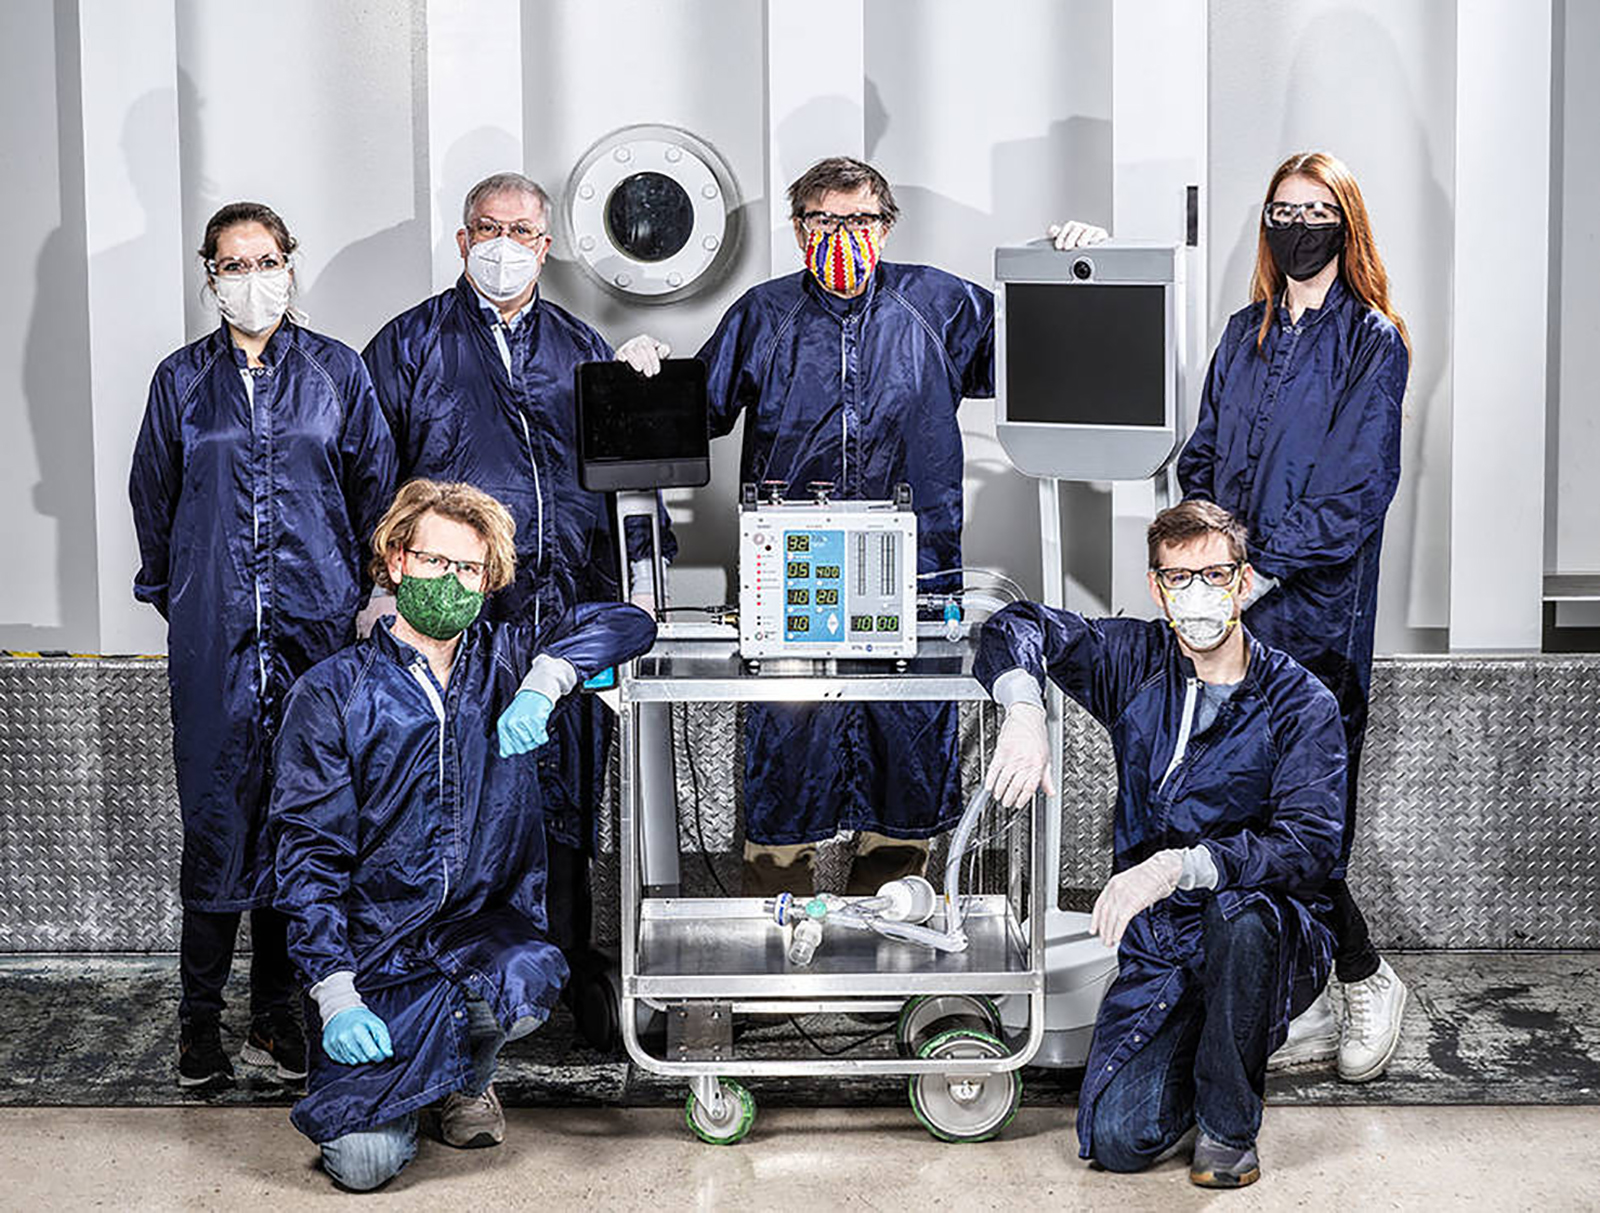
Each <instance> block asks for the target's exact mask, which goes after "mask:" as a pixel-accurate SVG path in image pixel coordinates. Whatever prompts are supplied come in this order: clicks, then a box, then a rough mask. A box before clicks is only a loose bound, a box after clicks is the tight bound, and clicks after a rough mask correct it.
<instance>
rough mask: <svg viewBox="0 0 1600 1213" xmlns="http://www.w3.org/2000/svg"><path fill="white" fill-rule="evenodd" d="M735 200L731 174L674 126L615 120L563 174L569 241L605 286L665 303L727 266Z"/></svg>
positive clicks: (713, 155) (703, 146)
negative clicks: (616, 127)
mask: <svg viewBox="0 0 1600 1213" xmlns="http://www.w3.org/2000/svg"><path fill="white" fill-rule="evenodd" d="M738 205H739V199H738V193H737V189H736V187H735V185H734V181H733V175H732V173H730V172H729V170H728V167H727V165H726V164H725V163H723V160H722V158H721V157H720V156H718V155H717V154H716V152H715V151H713V150H712V149H711V147H710V146H709V145H707V144H706V143H704V142H702V141H701V140H699V139H697V138H695V137H694V136H693V135H691V134H689V133H688V132H687V131H681V130H678V129H676V128H674V127H666V126H631V127H625V128H624V129H622V130H620V131H616V132H613V133H612V134H610V135H607V136H606V137H605V138H604V139H602V140H600V141H599V142H598V143H596V144H595V145H594V146H593V147H592V148H590V149H589V151H588V152H587V153H585V155H584V157H583V159H582V160H580V161H579V162H578V166H577V167H576V168H575V169H574V170H573V172H572V176H571V178H570V179H569V181H568V183H567V195H566V215H567V227H568V231H569V234H570V244H569V247H570V248H571V249H572V251H573V253H574V254H575V255H576V257H577V260H578V264H580V265H581V266H583V267H584V268H585V269H586V270H587V271H588V272H589V273H590V274H592V275H593V276H594V277H595V278H596V279H598V280H599V281H600V282H601V283H603V284H604V285H605V286H606V288H607V289H609V290H611V291H613V292H615V293H617V294H620V295H625V296H628V297H630V298H633V299H638V300H653V301H657V302H667V301H670V300H672V299H676V298H679V297H681V296H683V295H686V294H688V293H690V292H692V291H694V290H696V289H698V288H700V287H702V286H705V285H706V284H707V283H709V282H712V281H714V280H715V279H716V277H717V271H718V270H719V269H721V268H722V267H724V266H726V265H727V264H728V262H729V259H730V258H731V256H732V253H733V250H734V245H735V244H736V242H737V234H738V233H737V212H738Z"/></svg>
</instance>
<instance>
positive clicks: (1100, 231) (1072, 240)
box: [1044, 219, 1111, 253]
mask: <svg viewBox="0 0 1600 1213" xmlns="http://www.w3.org/2000/svg"><path fill="white" fill-rule="evenodd" d="M1044 234H1045V235H1046V236H1048V237H1049V238H1050V239H1051V240H1052V241H1053V242H1054V243H1055V246H1056V248H1057V249H1058V250H1060V251H1061V252H1063V253H1064V252H1066V251H1067V250H1068V249H1075V248H1087V247H1088V246H1089V245H1091V244H1099V243H1101V242H1102V241H1105V240H1109V239H1110V238H1111V233H1110V232H1108V231H1106V229H1105V228H1103V227H1096V226H1095V225H1094V224H1092V223H1084V222H1083V221H1082V220H1079V219H1068V220H1067V221H1066V222H1064V223H1052V224H1051V225H1050V226H1049V227H1047V228H1045V229H1044Z"/></svg>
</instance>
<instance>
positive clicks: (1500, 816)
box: [0, 656, 1600, 952]
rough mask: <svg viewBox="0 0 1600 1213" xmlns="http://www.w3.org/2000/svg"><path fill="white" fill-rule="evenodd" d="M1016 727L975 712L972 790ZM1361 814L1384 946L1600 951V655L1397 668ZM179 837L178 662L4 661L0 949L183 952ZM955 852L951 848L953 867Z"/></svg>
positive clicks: (605, 844)
mask: <svg viewBox="0 0 1600 1213" xmlns="http://www.w3.org/2000/svg"><path fill="white" fill-rule="evenodd" d="M739 722H740V715H739V710H738V709H737V708H736V707H735V706H732V705H717V704H695V705H680V706H677V707H675V708H674V752H675V755H676V757H677V759H678V765H677V783H678V799H679V805H680V822H679V825H680V838H681V840H682V842H683V846H684V854H685V859H684V865H683V873H684V883H685V886H686V891H688V892H690V893H691V894H695V895H699V894H710V893H714V892H715V891H716V885H715V883H714V882H713V879H712V875H711V871H710V870H708V866H707V864H706V862H705V861H704V860H701V859H699V858H698V857H697V855H696V852H697V850H698V848H699V845H700V844H699V841H698V837H699V834H703V835H704V837H705V845H706V848H707V849H708V850H709V851H710V852H711V855H710V861H711V865H713V866H714V868H715V871H716V874H717V876H718V877H720V879H721V880H722V882H723V883H724V885H726V886H727V887H730V888H732V887H733V886H734V884H735V883H736V882H737V880H738V872H739V854H740V848H741V847H742V843H743V838H742V831H741V830H740V827H739V799H740V792H741V787H742V777H741V771H742V757H741V752H740V746H739V739H740V736H741V729H740V727H739ZM995 723H996V722H995V718H994V715H993V713H992V712H989V711H980V710H979V708H978V707H977V705H964V706H963V708H962V723H961V749H962V786H963V792H964V794H965V795H970V794H971V793H972V791H973V790H974V789H975V788H976V786H977V782H978V780H980V779H981V778H982V775H983V770H984V763H985V760H986V758H987V755H988V753H989V751H990V749H991V748H992V746H993V740H994V731H995ZM1064 732H1065V736H1064V749H1065V753H1066V754H1067V756H1068V761H1067V763H1066V770H1065V771H1064V772H1063V776H1064V778H1063V797H1064V800H1063V803H1064V806H1065V812H1064V821H1063V830H1062V879H1061V886H1062V890H1061V895H1062V904H1064V905H1068V906H1074V907H1077V908H1087V906H1088V904H1089V903H1090V902H1091V900H1092V897H1093V894H1094V892H1095V891H1096V890H1098V889H1099V888H1100V886H1101V885H1102V884H1103V883H1104V880H1105V877H1106V875H1107V874H1108V873H1109V870H1110V810H1111V806H1112V803H1113V801H1114V797H1115V784H1114V780H1115V775H1114V769H1113V766H1112V762H1111V747H1110V742H1109V739H1108V738H1107V736H1106V734H1105V731H1104V730H1103V729H1101V728H1100V727H1099V726H1098V725H1096V724H1095V723H1094V722H1093V721H1092V720H1090V719H1089V718H1088V716H1087V715H1086V714H1085V713H1083V712H1082V711H1081V710H1079V709H1077V708H1076V707H1075V706H1072V705H1069V711H1068V715H1067V719H1066V722H1065V725H1064ZM691 752H692V754H693V758H694V765H693V767H692V768H691V767H690V764H689V754H690V753H691ZM691 770H692V771H693V776H694V777H697V780H698V788H699V793H700V816H699V831H698V833H697V832H696V830H695V827H694V817H693V804H694V796H693V793H694V786H693V783H692V781H691V780H692V777H691ZM616 778H617V774H616V759H615V756H613V762H612V768H611V771H610V773H609V775H608V781H607V795H606V804H607V810H606V812H605V813H604V814H603V815H602V828H601V841H602V855H601V857H600V859H599V860H598V861H597V863H596V867H595V895H596V896H595V901H596V918H597V927H598V934H599V936H600V938H601V939H602V940H614V939H615V937H616V904H617V895H616V878H617V864H616V857H615V841H614V839H615V824H614V823H615V804H616V794H615V789H616ZM1360 803H1361V809H1360V815H1361V820H1360V823H1359V825H1358V829H1357V839H1356V846H1355V851H1354V854H1353V856H1352V860H1351V873H1350V879H1351V884H1352V887H1353V888H1354V889H1355V892H1356V896H1357V899H1358V901H1359V902H1360V903H1361V905H1362V907H1363V909H1364V911H1365V912H1366V914H1367V917H1368V920H1369V922H1370V924H1371V927H1372V931H1373V936H1374V938H1375V940H1376V941H1377V942H1378V943H1379V945H1380V946H1385V947H1417V948H1444V947H1452V948H1462V947H1474V948H1530V947H1531V948H1588V947H1594V946H1596V942H1597V941H1600V807H1597V806H1600V659H1597V658H1595V657H1589V656H1580V657H1540V658H1526V659H1462V658H1449V659H1446V658H1439V659H1403V660H1402V659H1393V660H1386V661H1380V662H1379V663H1378V665H1377V669H1376V672H1375V678H1374V693H1373V702H1372V719H1371V724H1370V727H1369V730H1368V739H1367V748H1366V755H1365V758H1364V762H1363V770H1362V777H1361V802H1360ZM179 837H180V830H179V819H178V809H177V798H176V793H175V791H174V788H173V779H172V760H171V729H170V723H169V716H168V707H167V686H166V671H165V667H164V665H163V664H162V663H160V662H156V661H139V660H128V659H102V660H95V661H80V660H68V659H54V658H45V659H21V658H10V659H0V952H42V951H108V952H109V951H171V950H173V949H175V948H176V946H177V938H178V921H179V911H178V901H177V874H178V850H179ZM851 846H852V844H851V842H850V840H848V839H845V840H841V841H839V842H836V843H834V844H830V845H829V846H828V847H825V848H824V851H823V854H822V855H821V856H820V857H819V870H820V872H821V875H822V877H823V880H824V881H825V883H826V884H828V885H836V884H838V883H840V882H841V881H842V879H843V873H844V871H845V870H846V868H847V866H848V862H849V856H850V853H851V852H850V848H851ZM941 855H942V847H941V846H940V845H939V844H937V843H936V844H935V848H934V855H933V865H934V868H935V870H936V871H937V870H938V867H939V863H940V858H941ZM1003 860H1004V856H998V857H996V863H995V865H994V871H996V872H998V871H1000V870H1003V867H1004V863H1003Z"/></svg>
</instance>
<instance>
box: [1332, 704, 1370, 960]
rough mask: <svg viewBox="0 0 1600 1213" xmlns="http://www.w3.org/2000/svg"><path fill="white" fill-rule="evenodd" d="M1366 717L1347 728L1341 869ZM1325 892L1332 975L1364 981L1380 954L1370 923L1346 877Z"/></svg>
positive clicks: (1351, 828) (1351, 834)
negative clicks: (1330, 905) (1330, 903)
mask: <svg viewBox="0 0 1600 1213" xmlns="http://www.w3.org/2000/svg"><path fill="white" fill-rule="evenodd" d="M1366 728H1367V720H1366V714H1365V713H1364V712H1363V713H1362V714H1361V715H1360V718H1359V719H1358V720H1357V721H1356V722H1355V724H1354V726H1353V728H1351V727H1347V730H1346V735H1345V744H1346V745H1347V746H1348V748H1349V751H1350V767H1349V772H1350V775H1349V783H1348V784H1346V786H1345V801H1344V845H1343V847H1342V848H1341V849H1340V853H1339V866H1340V868H1341V869H1342V868H1343V867H1344V865H1345V864H1346V863H1348V862H1349V861H1350V847H1351V844H1352V843H1353V842H1354V841H1355V836H1356V784H1357V783H1358V782H1359V780H1358V779H1357V776H1358V775H1359V774H1360V772H1361V744H1362V742H1363V741H1364V740H1365V734H1366ZM1323 891H1324V892H1326V893H1327V894H1328V896H1329V897H1331V898H1332V899H1333V912H1332V913H1331V914H1330V915H1329V916H1328V927H1329V929H1330V930H1332V931H1333V971H1334V974H1335V976H1337V977H1338V978H1339V980H1340V981H1343V982H1351V981H1364V980H1366V979H1367V978H1368V977H1371V976H1372V975H1373V974H1374V973H1376V972H1377V971H1378V950H1377V949H1376V948H1374V947H1373V946H1372V936H1371V935H1370V934H1369V933H1368V931H1367V920H1366V919H1365V918H1364V917H1363V916H1362V914H1361V907H1360V906H1358V905H1356V899H1355V898H1354V897H1352V896H1351V895H1350V886H1349V885H1348V884H1346V883H1345V879H1344V877H1343V876H1341V877H1339V878H1338V879H1337V880H1330V881H1328V883H1327V884H1326V885H1324V886H1323Z"/></svg>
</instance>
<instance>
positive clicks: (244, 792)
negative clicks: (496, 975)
mask: <svg viewBox="0 0 1600 1213" xmlns="http://www.w3.org/2000/svg"><path fill="white" fill-rule="evenodd" d="M294 249H295V240H294V237H293V236H291V235H290V234H289V229H288V228H287V227H286V226H285V225H284V222H283V220H282V219H281V218H279V217H278V215H277V214H276V213H275V212H274V211H273V210H272V209H271V208H270V207H267V206H263V205H261V204H260V203H256V202H235V203H231V204H230V205H228V206H225V207H223V208H222V209H221V210H219V211H218V212H217V213H216V214H215V215H213V216H212V218H211V221H210V222H209V223H208V224H207V225H206V232H205V238H204V240H203V241H202V243H201V248H200V256H201V259H202V260H203V261H204V263H205V268H206V289H207V290H209V291H212V292H214V293H215V296H216V302H217V308H218V310H219V311H220V312H221V313H222V319H223V322H222V324H220V325H219V326H218V327H217V328H216V329H214V330H213V331H212V332H210V333H208V334H207V335H206V336H204V337H202V338H201V339H200V340H199V341H196V342H193V343H192V344H190V345H187V346H185V347H184V348H182V349H181V350H178V351H177V352H176V353H174V354H172V355H170V356H169V357H168V358H166V359H165V360H164V361H163V362H162V363H161V365H160V366H159V367H157V368H156V373H155V375H154V377H153V378H152V380H151V383H150V399H149V404H148V405H147V407H146V410H145V417H144V424H143V426H142V428H141V429H140V432H139V439H138V443H137V445H136V446H135V448H134V453H133V468H132V473H131V475H130V477H129V495H130V497H131V498H132V502H133V518H134V526H135V529H136V530H137V532H138V537H139V550H140V556H141V559H142V564H141V567H140V569H139V573H138V575H137V577H136V578H135V579H134V586H133V592H134V596H135V597H136V598H138V599H140V600H141V601H143V602H148V603H150V604H151V605H152V606H154V607H155V608H156V610H158V611H160V612H161V614H162V616H163V617H164V618H165V619H166V620H167V647H168V652H169V655H170V656H169V661H168V681H169V683H170V685H171V691H172V725H173V758H174V760H175V765H176V767H177V777H178V803H179V806H180V808H181V810H182V813H183V871H182V877H181V882H180V891H181V893H182V899H183V938H182V943H181V948H180V950H181V962H180V967H181V973H182V981H183V999H182V1002H181V1003H180V1005H179V1010H178V1017H179V1024H180V1027H179V1042H180V1043H179V1056H178V1082H179V1084H180V1085H181V1086H184V1087H189V1088H202V1087H215V1086H221V1085H226V1084H227V1083H228V1082H229V1081H230V1080H231V1079H232V1076H233V1066H232V1064H231V1062H230V1061H229V1059H228V1056H227V1054H226V1053H224V1052H223V1050H222V1044H221V1038H220V1017H221V1013H222V1008H223V998H222V991H223V985H224V983H225V982H226V980H227V976H228V969H229V966H230V964H231V962H232V959H233V948H234V939H235V936H236V935H237V934H238V930H239V917H240V914H241V913H242V912H243V911H246V910H248V911H250V915H251V919H250V924H251V925H250V931H251V937H252V941H253V944H254V947H253V950H252V956H251V963H250V1004H251V1027H250V1034H249V1038H248V1040H247V1041H246V1043H245V1045H244V1048H243V1050H242V1052H241V1053H240V1060H241V1061H243V1062H245V1063H247V1064H250V1065H254V1066H261V1067H268V1068H271V1069H274V1070H275V1071H276V1073H277V1076H278V1077H279V1078H280V1079H283V1080H286V1081H294V1080H298V1079H299V1078H302V1077H304V1075H305V1072H306V1067H305V1042H304V1039H303V1037H302V1036H301V1032H300V1025H299V1020H298V1016H297V1015H296V1014H295V1011H294V1002H293V999H292V989H291V985H292V979H291V976H290V970H289V961H288V953H287V942H286V939H285V933H284V922H283V919H282V916H281V915H279V914H278V913H277V912H276V911H275V910H273V909H272V908H271V893H272V888H271V875H272V851H271V848H270V846H269V845H268V841H267V838H266V830H265V828H264V827H265V824H266V809H267V801H268V793H269V784H270V781H269V777H268V762H269V756H270V754H271V750H272V742H273V738H274V736H275V735H276V733H277V727H278V719H279V714H280V712H281V709H282V704H283V700H284V696H285V695H286V694H287V693H288V690H289V687H290V685H291V684H292V683H293V682H294V680H295V679H296V678H298V677H299V676H300V675H301V674H302V673H304V672H305V671H306V670H308V669H309V668H310V667H311V666H313V665H315V664H316V663H317V662H319V661H321V660H322V659H323V658H324V657H329V656H331V655H332V654H334V653H335V652H337V651H338V650H339V649H341V648H343V647H344V646H345V645H347V644H349V643H350V642H351V641H352V640H353V639H354V638H355V629H354V619H355V613H356V607H357V605H358V604H359V603H360V602H362V601H364V600H365V598H366V595H367V590H368V588H369V582H368V574H367V572H366V559H365V544H364V542H363V539H362V537H364V536H367V535H370V534H371V533H372V528H373V527H374V526H375V525H376V523H377V520H378V518H379V517H380V516H381V515H382V514H383V511H384V508H385V507H386V506H387V505H388V502H389V499H390V497H391V496H392V495H393V492H394V478H395V456H394V442H393V440H392V439H391V438H390V435H389V427H388V424H387V423H386V422H385V421H384V418H383V413H382V411H381V410H380V409H379V407H378V399H377V396H376V394H375V393H374V392H373V390H372V381H371V380H370V379H369V378H368V376H367V369H366V367H365V365H364V364H363V363H362V361H361V359H360V357H359V356H358V355H357V354H356V352H355V351H354V350H352V349H350V348H349V347H348V346H345V345H342V344H340V343H339V342H337V341H334V340H332V339H331V338H328V337H323V336H320V335H319V334H317V333H313V332H312V331H311V330H310V329H307V328H303V327H301V326H300V324H299V323H298V322H297V317H296V316H295V313H294V312H293V310H292V308H291V307H290V300H291V299H292V297H293V294H294V270H293V268H292V266H291V264H290V256H291V254H292V253H293V252H294Z"/></svg>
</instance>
